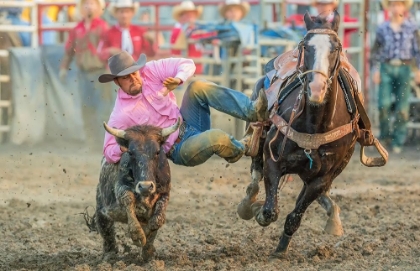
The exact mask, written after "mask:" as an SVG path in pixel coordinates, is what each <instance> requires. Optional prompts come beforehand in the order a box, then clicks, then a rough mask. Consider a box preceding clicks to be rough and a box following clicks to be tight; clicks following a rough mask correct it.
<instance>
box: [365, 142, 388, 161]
mask: <svg viewBox="0 0 420 271" xmlns="http://www.w3.org/2000/svg"><path fill="white" fill-rule="evenodd" d="M373 145H374V146H375V148H376V150H377V151H378V152H379V154H380V155H381V157H367V156H366V155H365V147H366V146H365V145H361V148H360V162H362V164H363V165H365V166H367V167H382V166H385V164H386V163H387V162H388V151H387V150H386V149H385V148H384V147H383V146H382V144H381V143H380V142H379V140H378V139H376V138H375V139H374V140H373Z"/></svg>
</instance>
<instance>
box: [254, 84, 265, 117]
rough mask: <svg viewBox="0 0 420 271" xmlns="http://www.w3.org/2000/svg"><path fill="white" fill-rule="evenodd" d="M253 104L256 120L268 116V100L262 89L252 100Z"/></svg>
mask: <svg viewBox="0 0 420 271" xmlns="http://www.w3.org/2000/svg"><path fill="white" fill-rule="evenodd" d="M253 105H254V108H255V111H256V114H257V121H265V120H267V119H268V117H269V112H268V100H267V95H266V94H265V90H264V89H261V90H260V92H259V93H258V98H257V100H255V101H254V102H253Z"/></svg>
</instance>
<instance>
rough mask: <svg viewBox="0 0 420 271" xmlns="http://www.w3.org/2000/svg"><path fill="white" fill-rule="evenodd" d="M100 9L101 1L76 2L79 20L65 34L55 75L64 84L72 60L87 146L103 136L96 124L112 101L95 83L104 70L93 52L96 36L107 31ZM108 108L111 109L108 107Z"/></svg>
mask: <svg viewBox="0 0 420 271" xmlns="http://www.w3.org/2000/svg"><path fill="white" fill-rule="evenodd" d="M104 7H105V3H104V2H103V0H81V1H80V3H79V6H78V12H80V16H81V21H80V22H79V23H78V24H77V25H76V27H75V28H73V29H72V30H71V31H70V33H69V38H68V40H67V42H66V44H65V54H64V58H63V60H62V62H61V68H60V74H59V76H60V80H61V81H62V82H65V80H66V77H67V71H68V69H69V66H70V63H71V61H72V59H73V57H75V58H76V65H77V67H78V84H79V91H80V95H81V99H82V114H83V120H84V124H85V132H86V134H87V137H88V143H90V144H95V143H96V142H97V138H98V137H97V136H100V138H101V137H102V136H103V132H102V130H101V127H100V124H101V122H102V121H103V120H104V118H103V117H104V116H106V114H107V113H108V111H106V112H104V111H105V109H103V107H102V106H103V105H104V104H106V102H108V103H109V101H110V100H111V99H112V97H110V96H111V94H110V93H109V91H110V90H108V91H107V90H105V89H103V87H102V86H100V84H98V83H97V79H98V76H99V75H101V74H103V73H104V71H105V65H104V64H103V62H102V61H101V60H100V59H99V57H98V54H97V51H96V48H97V46H98V43H99V40H100V37H101V36H102V34H103V33H105V31H106V30H107V24H106V22H105V21H103V20H102V19H100V16H101V14H102V12H103V9H104ZM109 107H111V108H112V105H109ZM111 108H110V109H111ZM110 109H109V110H110ZM96 127H97V128H96ZM98 131H99V132H98ZM95 141H96V142H95Z"/></svg>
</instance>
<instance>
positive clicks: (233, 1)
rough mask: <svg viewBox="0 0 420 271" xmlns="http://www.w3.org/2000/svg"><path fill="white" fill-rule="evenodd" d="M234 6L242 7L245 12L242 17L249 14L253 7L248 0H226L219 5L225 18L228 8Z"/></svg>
mask: <svg viewBox="0 0 420 271" xmlns="http://www.w3.org/2000/svg"><path fill="white" fill-rule="evenodd" d="M233 6H236V7H239V8H240V9H242V13H243V16H242V18H244V17H245V16H246V15H247V14H248V12H249V10H250V8H251V7H250V6H249V3H248V2H241V0H226V1H225V3H224V4H223V5H222V6H220V7H219V12H220V15H221V16H222V17H223V18H224V17H225V13H226V10H227V9H228V8H230V7H233Z"/></svg>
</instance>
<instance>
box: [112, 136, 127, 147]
mask: <svg viewBox="0 0 420 271" xmlns="http://www.w3.org/2000/svg"><path fill="white" fill-rule="evenodd" d="M115 140H116V141H117V143H118V145H120V146H122V147H125V148H127V149H128V140H127V139H125V138H121V137H115Z"/></svg>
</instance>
